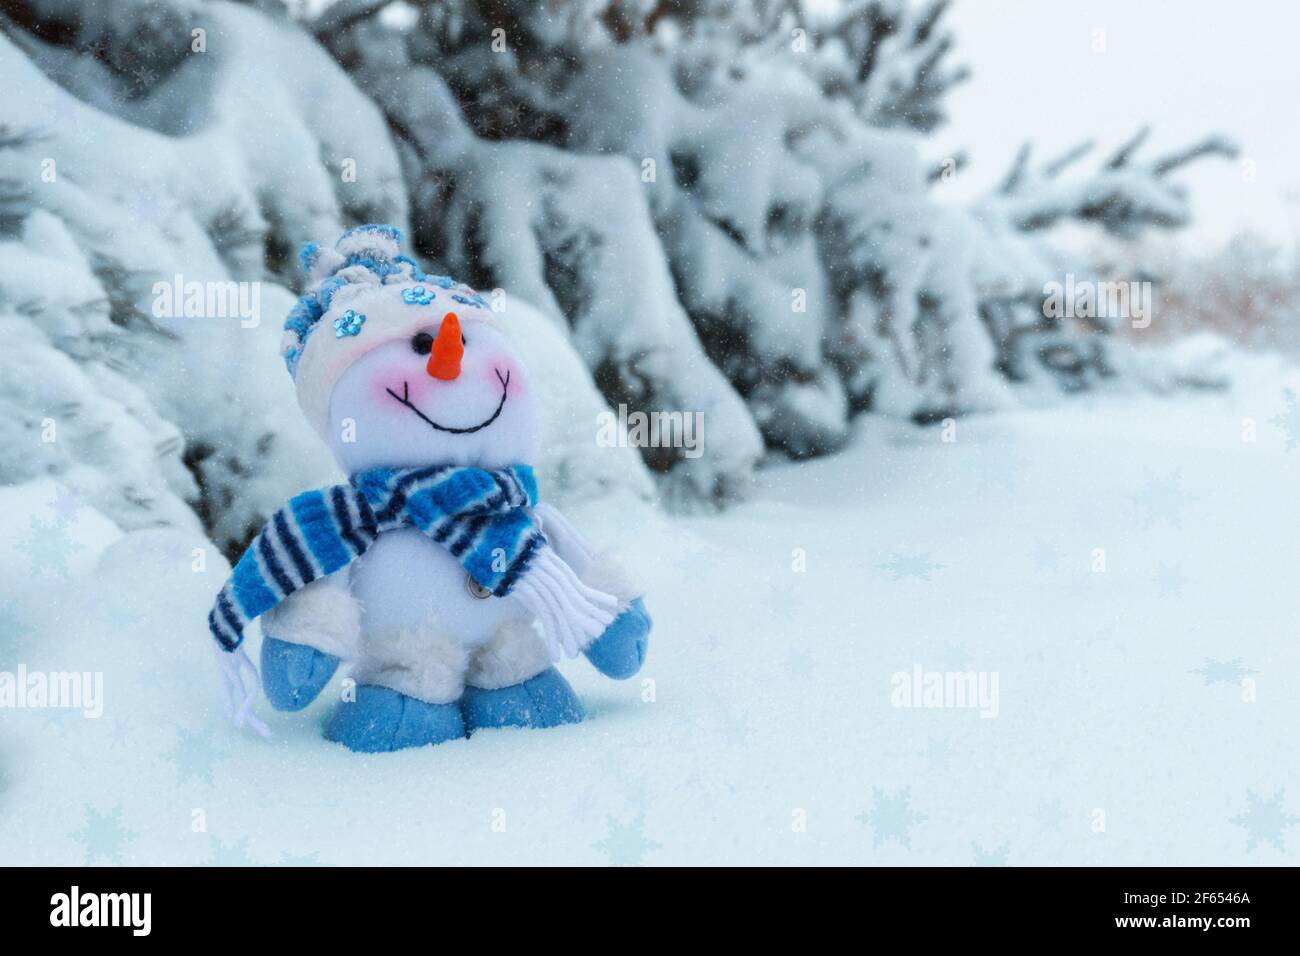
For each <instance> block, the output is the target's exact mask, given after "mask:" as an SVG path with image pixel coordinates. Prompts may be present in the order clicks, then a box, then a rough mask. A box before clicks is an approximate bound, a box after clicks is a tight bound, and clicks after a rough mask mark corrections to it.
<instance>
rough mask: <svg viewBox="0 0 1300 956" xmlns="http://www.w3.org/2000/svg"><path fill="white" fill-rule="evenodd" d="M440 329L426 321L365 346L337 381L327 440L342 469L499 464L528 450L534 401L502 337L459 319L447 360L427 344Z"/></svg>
mask: <svg viewBox="0 0 1300 956" xmlns="http://www.w3.org/2000/svg"><path fill="white" fill-rule="evenodd" d="M444 321H445V320H444ZM439 331H441V323H434V324H431V325H430V326H428V327H427V328H425V329H422V330H420V332H418V333H417V334H416V335H414V336H412V338H411V339H410V340H408V341H397V342H387V343H385V344H384V345H381V346H378V347H377V348H374V349H372V350H371V351H369V352H367V353H366V354H365V355H363V356H362V357H361V358H359V359H358V360H357V361H356V362H354V363H353V364H352V365H351V366H350V367H349V368H348V369H347V371H345V372H344V373H343V375H342V376H341V377H340V378H339V380H338V382H337V383H336V384H335V386H334V391H333V392H332V393H331V395H330V431H329V442H330V449H331V450H332V451H333V452H334V457H335V459H336V460H337V461H338V463H339V465H340V466H341V467H342V468H343V470H344V471H345V472H347V473H348V474H355V473H356V472H358V471H364V470H366V469H368V468H377V467H388V468H407V467H416V466H421V465H443V464H447V465H465V466H472V467H478V468H503V467H505V466H507V465H516V464H531V463H532V461H533V460H534V458H535V457H536V455H537V450H538V447H539V441H540V432H541V419H542V416H541V406H540V403H539V402H538V399H537V397H536V395H535V394H534V392H533V390H532V387H531V385H530V383H529V381H528V376H527V373H526V372H525V371H524V367H523V365H522V363H521V362H520V361H519V359H518V358H517V357H516V356H515V354H514V352H513V351H512V350H511V348H510V345H509V343H508V342H507V341H506V340H505V338H504V336H502V335H501V333H499V332H498V331H497V330H496V329H493V328H492V327H490V326H488V325H485V324H483V323H481V322H468V323H466V324H465V327H464V329H463V331H462V333H461V336H458V338H460V340H461V342H462V349H463V351H462V352H461V354H460V355H459V356H458V358H459V361H455V360H454V358H455V357H454V356H450V355H448V354H445V353H446V351H447V350H445V349H443V350H435V349H434V348H433V346H434V344H435V343H436V342H439V339H438V333H439ZM448 338H449V336H446V335H444V336H443V339H442V340H441V342H442V344H444V345H445V344H446V342H447V340H448ZM435 353H437V354H435ZM435 359H437V360H438V361H435Z"/></svg>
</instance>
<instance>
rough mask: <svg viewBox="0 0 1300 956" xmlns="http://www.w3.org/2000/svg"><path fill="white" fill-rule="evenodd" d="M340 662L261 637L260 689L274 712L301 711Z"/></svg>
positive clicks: (331, 655) (328, 680) (304, 646)
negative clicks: (264, 692) (264, 693)
mask: <svg viewBox="0 0 1300 956" xmlns="http://www.w3.org/2000/svg"><path fill="white" fill-rule="evenodd" d="M338 666H339V659H338V658H337V657H335V656H334V655H333V654H325V653H322V652H321V651H318V650H316V648H314V647H308V646H307V645H306V644H291V643H289V642H288V641H282V640H280V639H279V638H275V637H271V636H270V635H267V636H266V637H264V638H262V689H263V690H264V691H266V699H267V700H269V701H270V702H271V706H272V707H274V708H275V709H276V710H289V711H293V710H302V709H303V708H304V707H306V706H307V705H308V704H310V703H311V702H312V701H313V700H315V699H316V696H317V695H318V694H319V693H320V692H321V691H322V690H324V689H325V685H326V684H328V683H329V682H330V678H331V677H333V676H334V672H335V671H336V670H338Z"/></svg>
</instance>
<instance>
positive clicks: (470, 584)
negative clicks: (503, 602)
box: [465, 574, 492, 600]
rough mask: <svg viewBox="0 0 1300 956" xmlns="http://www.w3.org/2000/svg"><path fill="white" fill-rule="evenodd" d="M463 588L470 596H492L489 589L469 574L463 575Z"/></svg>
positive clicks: (480, 598)
mask: <svg viewBox="0 0 1300 956" xmlns="http://www.w3.org/2000/svg"><path fill="white" fill-rule="evenodd" d="M465 590H466V591H468V592H469V593H470V596H471V597H476V598H478V599H479V600H482V599H483V598H490V597H491V596H492V592H491V591H489V590H488V589H487V588H485V587H484V586H483V585H481V584H479V583H478V582H477V581H475V580H474V577H473V575H469V574H467V575H465Z"/></svg>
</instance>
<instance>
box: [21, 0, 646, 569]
mask: <svg viewBox="0 0 1300 956" xmlns="http://www.w3.org/2000/svg"><path fill="white" fill-rule="evenodd" d="M196 30H198V31H201V32H200V33H199V34H197V35H196V34H195V32H194V31H196ZM200 38H201V41H202V42H201V43H200V42H198V41H199V40H200ZM196 45H197V46H199V47H201V48H202V49H201V50H196V49H195V46H196ZM178 51H179V52H178ZM0 87H2V88H3V89H4V90H5V91H6V95H5V97H3V99H0V125H3V126H4V129H5V133H4V135H3V137H0V141H2V143H3V145H2V146H0V226H2V227H3V235H2V236H0V323H4V324H5V326H6V336H5V343H6V344H5V347H4V349H3V350H2V351H3V356H2V357H0V364H2V365H3V368H0V373H2V374H0V407H2V408H3V409H4V412H5V414H4V416H3V420H4V423H5V424H4V426H3V428H4V433H3V435H2V436H0V438H2V439H3V440H0V449H2V450H0V482H3V483H19V482H24V481H27V480H30V479H32V478H35V477H38V476H53V477H55V478H56V480H57V481H59V482H60V483H62V484H63V485H64V486H66V487H67V488H68V489H69V490H70V491H71V492H72V493H73V494H76V495H78V496H80V497H82V498H83V499H85V500H87V501H89V502H90V503H92V504H94V505H95V506H97V507H99V508H100V509H101V510H103V511H104V512H105V513H107V514H109V515H110V516H111V517H113V518H114V519H115V520H117V521H118V522H119V523H120V524H121V525H122V526H124V527H127V528H132V527H141V526H146V525H149V524H155V523H170V524H186V523H188V524H193V523H194V514H195V513H197V514H198V516H199V517H200V518H201V519H202V521H203V524H204V525H205V527H206V529H207V531H208V533H209V534H210V536H211V537H212V538H213V540H214V541H215V542H217V544H218V545H219V546H220V547H221V548H222V549H223V550H225V551H226V553H227V554H230V553H234V552H237V551H238V550H240V549H241V548H242V545H243V543H244V541H245V539H246V537H247V536H248V535H249V534H250V533H252V532H253V531H255V530H256V529H257V528H259V527H260V526H261V525H262V524H263V523H264V522H265V520H266V518H267V516H268V514H269V513H270V511H271V510H273V509H274V508H275V507H277V506H278V505H279V504H280V503H281V502H283V500H284V499H285V498H286V497H288V496H289V495H291V494H293V493H294V492H296V491H298V490H300V489H301V488H303V487H306V486H310V485H312V484H320V483H323V482H325V481H327V480H333V479H334V478H335V476H334V474H333V463H332V461H331V460H330V458H329V456H328V453H327V452H326V451H325V449H324V448H323V447H322V446H321V444H320V442H319V440H318V439H317V438H316V437H315V436H314V435H313V434H312V433H311V431H310V428H309V427H308V426H307V425H306V423H305V422H304V421H303V418H302V416H301V414H300V413H299V412H298V409H297V406H296V402H295V400H294V396H293V390H292V385H291V382H290V380H289V377H288V376H287V375H286V374H285V371H284V367H283V365H282V363H281V361H280V359H279V342H280V337H281V329H280V326H281V323H282V321H283V318H284V316H285V315H286V314H287V313H288V312H289V310H290V308H291V306H292V305H293V301H294V296H293V294H292V292H291V291H290V290H289V289H288V288H287V286H288V285H289V284H291V283H296V282H297V281H298V276H297V268H298V265H297V257H296V254H295V253H296V252H297V250H298V249H299V248H300V247H301V246H302V244H303V243H305V242H307V241H311V240H327V241H328V240H329V239H330V238H331V237H334V236H337V235H339V234H340V232H341V231H342V230H343V229H344V228H346V227H347V226H349V225H355V224H357V223H360V222H369V221H376V220H378V221H384V222H392V223H395V224H398V225H399V226H405V224H406V219H407V213H406V209H407V199H406V190H405V187H404V184H403V178H402V173H401V166H400V161H399V159H398V156H397V150H396V148H395V146H394V144H393V140H392V138H391V137H390V134H389V131H388V126H387V124H385V122H384V121H383V118H382V117H381V115H380V113H379V111H378V109H377V108H376V107H375V106H374V104H373V103H372V102H371V100H369V99H368V98H367V97H366V96H364V95H363V94H362V93H360V92H359V91H358V90H357V88H356V86H355V85H354V84H353V82H352V81H351V80H350V79H349V78H348V77H347V75H346V74H345V73H344V72H343V71H342V70H341V69H340V68H339V67H338V66H337V65H336V64H335V63H334V61H333V60H332V59H331V58H330V56H329V55H328V53H326V52H325V51H324V50H323V49H322V48H321V47H320V46H319V44H317V43H316V42H315V41H314V40H313V39H312V38H311V37H310V36H309V35H308V34H307V33H305V32H304V31H303V30H302V29H301V28H300V27H299V26H298V25H296V24H294V23H292V22H291V21H289V20H288V19H287V18H278V19H277V18H273V17H268V16H267V15H265V14H263V13H261V12H258V11H257V10H254V9H250V8H248V7H245V6H241V5H234V4H229V3H211V4H208V3H201V2H197V0H116V2H114V3H112V4H90V3H85V4H83V3H77V2H73V0H0ZM351 168H355V169H356V170H358V171H359V172H358V175H356V176H355V177H352V176H349V175H346V173H347V171H348V170H349V169H351ZM176 276H180V277H182V279H183V281H184V282H186V283H190V282H197V283H202V284H206V285H209V286H211V285H215V284H219V283H225V282H227V281H230V280H236V281H244V282H248V283H256V284H257V285H256V288H257V290H258V294H259V300H260V301H259V303H258V304H259V306H260V309H259V314H258V315H257V316H254V317H253V321H251V322H250V321H248V320H247V319H246V318H245V317H235V316H233V315H232V316H220V315H211V314H208V312H207V309H206V304H205V306H204V307H203V308H200V309H199V310H198V312H197V314H182V315H172V314H171V311H170V310H168V309H164V310H163V311H164V312H165V313H166V314H163V315H159V314H156V310H155V309H154V304H155V299H156V298H157V297H156V296H155V294H154V291H153V290H154V287H155V285H156V284H158V283H162V284H163V285H164V286H170V285H171V284H172V283H173V281H174V277H176ZM520 308H523V306H520ZM186 311H187V313H188V310H186ZM521 337H522V339H523V341H522V343H521V348H522V349H523V350H524V354H525V358H526V360H527V361H529V364H530V366H534V367H536V368H537V369H538V375H537V378H538V385H539V387H541V388H543V389H545V390H546V392H547V403H546V404H547V411H548V415H549V416H550V418H549V421H548V424H549V426H550V427H551V429H552V431H553V432H554V433H557V434H559V435H561V436H564V435H567V434H570V433H573V432H574V430H575V429H574V422H581V423H582V427H583V428H584V429H590V427H591V426H590V424H589V423H592V422H594V420H595V417H596V415H597V413H598V412H599V410H600V409H601V408H603V407H604V405H603V403H602V402H601V400H600V398H599V395H598V394H597V392H596V390H595V387H594V386H593V385H592V384H591V383H590V381H589V379H588V378H587V376H586V373H585V370H584V369H583V366H582V363H581V361H580V360H579V359H578V358H577V356H576V354H575V353H574V352H573V351H572V349H571V348H570V347H569V346H568V345H567V343H566V341H565V338H564V336H563V335H562V334H560V332H559V331H558V330H553V329H552V327H551V326H550V324H549V323H547V322H545V321H543V320H541V319H540V318H539V319H538V320H537V321H536V322H534V323H531V326H530V327H529V328H527V329H525V330H524V332H523V334H522V336H521ZM48 422H52V423H53V426H54V428H55V429H56V434H57V440H56V441H54V442H42V440H41V438H42V429H43V427H44V426H45V425H46V424H47V423H48ZM589 436H590V431H589V430H588V431H586V432H584V438H586V440H580V439H577V438H574V439H572V440H566V441H556V442H552V443H550V444H548V446H547V450H546V454H545V456H544V459H543V461H542V462H541V465H542V468H543V470H544V472H545V473H546V478H547V481H548V487H549V488H551V489H552V491H553V492H554V493H557V494H559V495H560V496H563V495H565V494H584V493H585V494H590V493H593V492H595V491H596V490H598V489H600V488H607V487H609V486H611V485H616V486H622V487H625V488H630V489H632V490H634V491H635V492H637V493H641V494H646V493H648V492H649V488H650V484H649V478H648V475H647V473H646V472H645V470H644V468H643V466H642V465H641V464H640V461H639V458H638V456H637V455H636V453H635V452H634V451H630V450H626V449H624V450H619V449H614V450H607V449H597V448H595V447H594V444H593V442H592V441H591V440H590V438H589ZM187 505H188V507H187Z"/></svg>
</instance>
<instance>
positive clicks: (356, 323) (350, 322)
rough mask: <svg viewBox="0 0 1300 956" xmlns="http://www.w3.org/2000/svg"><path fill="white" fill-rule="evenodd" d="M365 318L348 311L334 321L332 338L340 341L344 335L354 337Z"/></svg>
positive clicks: (357, 313)
mask: <svg viewBox="0 0 1300 956" xmlns="http://www.w3.org/2000/svg"><path fill="white" fill-rule="evenodd" d="M365 321H366V317H365V315H363V314H362V313H360V312H356V311H353V310H352V309H348V310H347V311H346V312H344V313H343V314H342V315H340V316H339V317H338V318H337V319H335V320H334V337H335V338H336V339H341V338H343V336H345V335H356V334H357V333H358V332H360V331H361V326H362V325H364V324H365Z"/></svg>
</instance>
